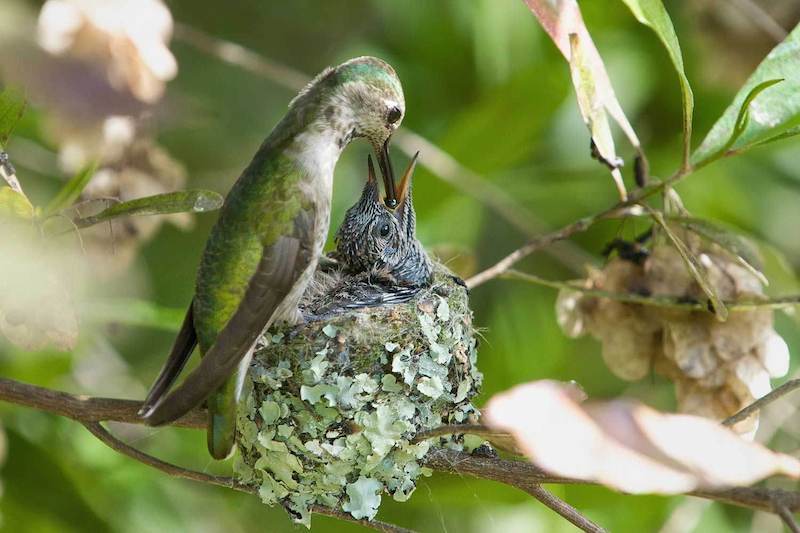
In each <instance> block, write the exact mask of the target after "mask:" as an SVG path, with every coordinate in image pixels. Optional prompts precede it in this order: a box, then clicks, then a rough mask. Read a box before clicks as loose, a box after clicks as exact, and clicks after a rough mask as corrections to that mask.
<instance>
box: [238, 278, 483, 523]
mask: <svg viewBox="0 0 800 533" xmlns="http://www.w3.org/2000/svg"><path fill="white" fill-rule="evenodd" d="M476 344H477V343H476V339H475V332H474V330H473V327H472V313H471V311H470V309H469V302H468V299H467V293H466V290H465V289H464V288H463V286H461V285H459V284H458V283H456V282H455V281H454V279H453V277H452V275H451V274H450V273H449V272H448V271H447V270H446V269H445V268H444V267H443V266H441V265H437V266H436V268H435V272H434V282H433V284H432V286H431V287H430V288H428V289H425V290H423V291H421V292H420V293H419V294H418V295H417V296H416V297H415V298H414V299H413V300H411V301H409V302H408V303H405V304H400V305H394V306H388V307H379V308H371V309H362V310H358V311H352V312H348V313H344V314H341V315H338V316H336V317H334V318H332V319H330V320H326V321H320V322H309V323H305V324H301V325H299V326H295V327H286V326H278V327H275V328H273V329H272V330H270V331H269V332H268V333H267V334H265V335H264V336H262V338H261V339H260V340H259V344H258V346H257V350H256V354H255V356H254V358H253V362H252V365H251V368H250V373H249V375H248V378H247V379H248V383H246V384H245V391H246V393H245V397H244V399H243V401H242V402H241V404H240V407H239V420H238V424H237V425H238V433H239V434H238V447H239V455H238V457H237V459H236V465H235V467H236V472H237V474H238V476H239V477H240V480H241V481H242V482H243V483H247V484H250V485H252V486H255V487H257V488H258V490H259V494H260V496H261V499H262V500H263V501H264V503H267V504H270V505H272V504H275V503H281V504H282V505H283V506H284V507H285V508H286V509H287V511H288V512H289V513H290V514H291V515H292V517H293V518H294V519H295V520H296V521H298V522H300V523H303V524H305V525H306V526H308V525H310V511H309V509H310V507H311V506H313V505H324V506H327V507H331V508H334V509H341V510H343V511H346V512H349V513H350V514H351V515H352V516H353V517H354V518H367V519H372V518H373V517H374V516H375V514H376V513H377V511H378V506H379V505H380V501H381V495H382V494H384V493H388V494H391V495H392V497H393V498H394V499H395V500H397V501H405V500H407V499H408V498H409V497H410V496H411V493H412V492H413V491H414V489H415V488H416V484H415V482H416V479H417V478H418V477H419V476H420V475H426V474H428V472H427V471H426V469H425V468H424V467H422V466H421V464H420V459H421V458H422V457H423V456H424V455H425V454H426V453H427V452H428V450H429V448H430V446H431V443H430V442H429V441H425V442H421V443H418V444H411V440H412V439H413V438H414V436H415V435H416V434H417V433H418V432H420V431H425V430H429V429H432V428H435V427H438V426H440V425H443V424H458V423H462V422H468V421H470V420H474V419H475V418H476V417H477V415H478V413H477V410H476V409H475V407H474V406H473V405H472V404H471V403H470V400H471V398H472V397H473V396H474V395H475V394H476V393H477V390H478V387H479V386H480V383H481V379H482V376H481V373H480V372H479V371H478V369H477V367H476V359H477V349H476V348H477V346H476ZM439 444H440V445H445V446H448V447H453V448H456V449H460V448H461V446H462V445H461V444H460V443H459V442H458V441H457V440H440V441H439Z"/></svg>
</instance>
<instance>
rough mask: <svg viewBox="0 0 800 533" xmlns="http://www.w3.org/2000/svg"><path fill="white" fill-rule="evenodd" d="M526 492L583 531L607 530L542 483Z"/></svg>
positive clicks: (597, 532) (596, 532)
mask: <svg viewBox="0 0 800 533" xmlns="http://www.w3.org/2000/svg"><path fill="white" fill-rule="evenodd" d="M526 492H527V493H528V494H530V495H531V496H533V497H534V498H536V499H537V500H539V501H540V502H542V503H543V504H545V505H546V506H547V507H549V508H550V509H552V510H553V511H555V512H556V513H558V514H560V515H561V516H562V517H564V518H565V519H566V520H567V521H569V522H570V523H571V524H572V525H574V526H575V527H577V528H579V529H582V530H583V531H588V532H589V533H604V532H605V531H606V530H605V529H603V528H602V527H600V526H598V525H597V524H595V523H594V522H592V521H591V520H589V519H588V518H586V517H585V516H583V515H582V514H581V513H580V512H579V511H578V510H577V509H575V508H574V507H573V506H571V505H570V504H568V503H567V502H565V501H564V500H562V499H561V498H558V497H557V496H556V495H555V494H553V493H552V492H550V491H548V490H547V489H545V488H543V487H542V486H541V485H533V486H531V487H530V489H529V490H527V491H526Z"/></svg>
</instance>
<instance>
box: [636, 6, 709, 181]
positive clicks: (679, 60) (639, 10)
mask: <svg viewBox="0 0 800 533" xmlns="http://www.w3.org/2000/svg"><path fill="white" fill-rule="evenodd" d="M623 1H624V2H625V4H627V6H628V8H630V10H631V12H632V13H633V16H634V17H636V20H638V21H639V22H641V23H642V24H644V25H645V26H649V27H650V28H651V29H652V30H653V31H654V32H655V33H656V35H658V38H659V39H660V40H661V42H662V43H663V44H664V48H666V49H667V53H668V54H669V58H670V59H671V60H672V64H673V66H674V67H675V71H676V72H677V73H678V81H679V82H680V86H681V96H682V97H683V157H684V167H685V166H687V165H688V162H689V153H690V151H691V146H692V113H693V110H694V95H693V94H692V87H691V85H689V78H687V77H686V72H685V71H684V68H683V55H682V54H681V46H680V44H679V43H678V36H677V35H676V34H675V28H674V27H673V26H672V21H671V20H670V18H669V14H668V13H667V10H666V9H664V4H662V3H661V0H623Z"/></svg>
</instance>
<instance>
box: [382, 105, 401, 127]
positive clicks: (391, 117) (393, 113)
mask: <svg viewBox="0 0 800 533" xmlns="http://www.w3.org/2000/svg"><path fill="white" fill-rule="evenodd" d="M401 116H403V112H402V111H400V108H399V107H397V106H392V107H390V108H389V112H388V113H387V114H386V122H388V123H389V124H394V123H395V122H397V121H398V120H400V117H401Z"/></svg>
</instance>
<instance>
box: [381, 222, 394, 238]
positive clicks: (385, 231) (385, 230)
mask: <svg viewBox="0 0 800 533" xmlns="http://www.w3.org/2000/svg"><path fill="white" fill-rule="evenodd" d="M389 230H391V228H390V227H389V224H384V225H383V226H381V229H380V230H379V232H380V234H381V237H388V236H389Z"/></svg>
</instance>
